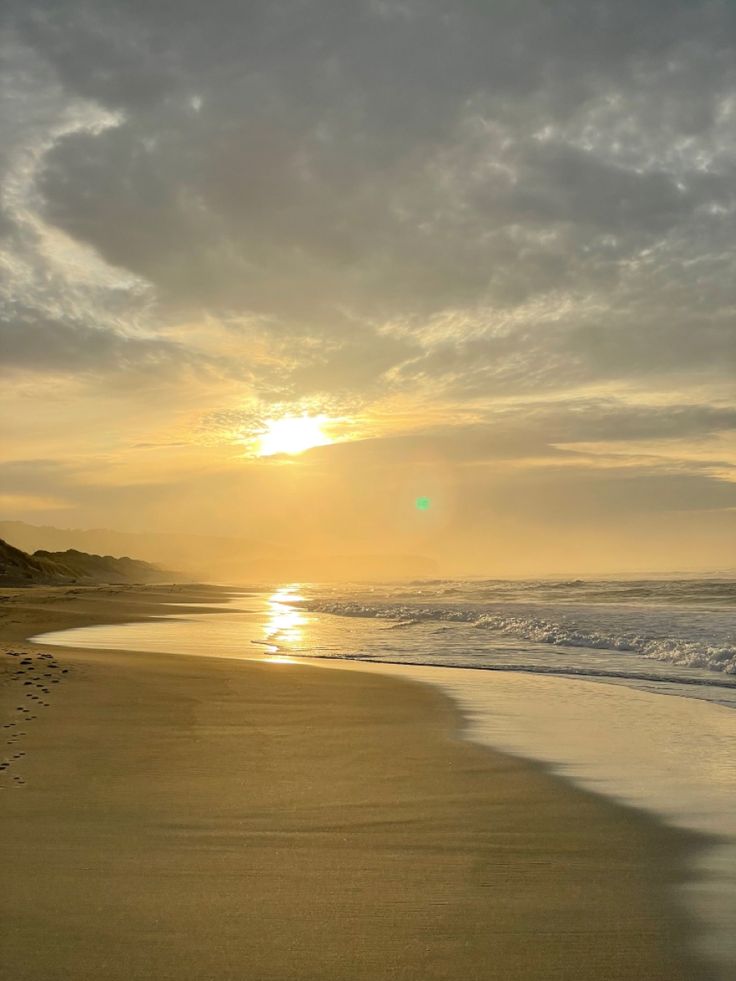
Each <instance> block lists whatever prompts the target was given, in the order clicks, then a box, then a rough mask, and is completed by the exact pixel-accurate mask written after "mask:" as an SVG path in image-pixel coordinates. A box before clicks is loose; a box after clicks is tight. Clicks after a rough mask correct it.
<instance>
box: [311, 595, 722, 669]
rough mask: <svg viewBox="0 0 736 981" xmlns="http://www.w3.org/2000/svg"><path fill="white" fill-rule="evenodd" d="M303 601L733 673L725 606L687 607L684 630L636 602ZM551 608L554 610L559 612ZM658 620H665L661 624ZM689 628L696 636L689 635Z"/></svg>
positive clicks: (406, 622)
mask: <svg viewBox="0 0 736 981" xmlns="http://www.w3.org/2000/svg"><path fill="white" fill-rule="evenodd" d="M306 606H307V608H308V609H310V610H312V611H314V612H319V613H330V614H333V615H337V616H347V617H365V618H368V619H382V620H390V621H395V623H394V629H395V628H397V627H409V626H413V625H416V624H421V623H427V622H441V623H454V624H468V625H469V626H472V627H474V628H476V629H479V630H488V631H490V632H493V633H495V634H497V635H501V636H507V637H513V638H517V639H520V640H527V641H531V642H533V643H534V644H546V645H550V646H553V647H557V648H585V649H588V650H600V651H612V652H615V651H619V652H625V653H629V654H636V655H639V656H641V657H645V658H649V659H651V660H654V661H661V662H665V663H667V664H673V665H678V666H681V667H689V668H701V669H705V670H708V671H716V672H722V673H724V674H727V675H736V630H735V629H734V617H733V614H731V613H730V611H727V612H725V613H724V612H723V611H717V612H715V613H713V614H712V615H710V616H708V615H704V614H703V613H701V614H700V615H699V616H697V617H695V620H693V611H688V612H687V614H686V619H687V623H686V628H687V629H686V630H683V629H681V626H682V625H681V624H680V623H679V622H678V621H679V620H681V619H682V618H683V616H682V614H681V613H680V614H679V616H678V615H677V614H676V613H675V612H674V611H673V610H671V609H668V610H667V611H666V612H665V613H664V614H663V612H662V610H661V608H656V609H655V610H651V611H646V610H643V609H642V608H641V607H637V608H635V609H618V610H617V611H616V612H615V613H614V612H612V609H611V606H605V607H602V608H601V607H596V606H594V605H593V604H590V605H589V606H588V607H587V608H584V609H583V608H579V607H576V608H575V609H574V610H573V612H572V613H569V614H567V615H566V616H564V618H563V617H560V616H559V615H558V616H557V617H553V616H540V615H539V614H538V613H537V612H532V611H528V610H525V611H524V612H516V611H513V610H507V611H504V612H498V611H493V612H491V611H487V610H484V609H483V607H480V606H478V605H477V604H476V605H473V606H460V605H458V606H435V605H431V606H428V605H420V604H417V603H401V604H391V603H386V604H378V605H377V604H370V603H365V602H361V601H356V600H350V599H348V600H332V599H330V600H314V601H310V602H308V603H307V604H306ZM568 609H569V608H568ZM557 612H558V614H559V612H560V611H557ZM563 612H565V613H566V612H567V611H563ZM663 620H664V621H669V623H666V622H665V623H664V624H663ZM596 621H602V622H603V623H602V626H600V627H596V625H595V624H596ZM632 621H636V622H637V626H638V627H639V629H634V630H632V629H627V627H628V628H630V625H631V622H632ZM668 628H669V631H670V632H669V633H668V632H667V630H668ZM729 628H730V629H729ZM694 633H695V634H697V636H692V635H693V634H694ZM688 634H689V635H690V636H688ZM732 636H733V638H734V639H733V642H731V637H732Z"/></svg>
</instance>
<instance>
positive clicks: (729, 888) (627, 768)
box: [34, 586, 736, 981]
mask: <svg viewBox="0 0 736 981" xmlns="http://www.w3.org/2000/svg"><path fill="white" fill-rule="evenodd" d="M416 588H418V587H409V590H407V591H410V590H411V589H416ZM320 590H321V593H320ZM719 590H720V591H719ZM435 591H436V588H435ZM706 591H707V592H710V595H708V596H706V597H705V598H703V596H700V597H698V598H693V591H692V590H691V591H690V602H691V604H692V605H693V607H694V609H693V610H692V611H691V612H690V613H689V615H688V614H687V611H683V610H682V604H681V603H673V601H672V599H671V598H668V599H665V600H662V598H661V597H660V598H659V600H658V602H657V603H656V604H655V605H654V606H652V604H651V599H648V600H647V604H644V605H642V607H639V608H637V610H638V613H639V622H638V628H639V633H638V636H644V630H643V626H644V621H646V627H647V629H648V630H649V632H650V633H652V632H653V631H654V628H653V627H652V624H653V623H654V622H655V621H658V622H659V623H660V627H659V630H660V633H662V634H663V633H664V627H665V625H666V624H667V625H668V626H667V629H668V630H669V632H670V635H669V637H668V640H669V641H672V636H671V635H672V634H674V633H676V632H677V631H679V632H680V634H682V635H684V634H685V629H686V628H685V624H686V622H687V623H688V624H689V627H688V630H689V633H688V634H687V636H686V637H685V636H681V637H680V640H679V642H680V643H694V642H696V641H697V636H696V635H697V629H698V628H697V625H698V623H700V624H701V625H702V623H704V622H705V621H707V620H708V618H709V617H710V618H712V617H715V624H716V627H715V630H716V633H717V632H718V631H720V632H721V633H720V634H719V636H718V640H719V642H720V644H721V649H725V648H726V646H727V642H728V636H729V634H728V631H729V629H730V627H729V619H730V621H731V623H732V620H733V607H730V608H729V606H730V603H731V592H730V587H728V588H723V587H722V586H719V587H718V589H715V588H711V589H709V590H708V589H706ZM325 592H326V590H325V589H324V587H319V588H318V587H311V588H308V589H304V588H301V589H297V588H296V587H288V588H281V589H278V590H274V591H269V592H266V591H260V590H259V591H251V592H247V593H246V592H243V593H242V594H241V595H239V596H237V597H235V598H232V599H231V600H229V601H228V602H227V603H224V604H222V605H217V604H208V605H207V606H206V607H204V606H203V607H202V608H201V611H202V612H194V611H193V608H191V607H190V608H189V609H186V610H178V609H177V606H176V605H174V604H172V613H171V616H170V617H165V618H161V619H156V620H152V621H148V622H145V623H134V624H122V625H111V626H97V627H88V628H81V629H76V630H69V631H61V632H58V633H55V634H46V635H43V636H41V637H38V638H34V640H36V641H37V642H41V643H45V644H64V645H69V646H76V647H90V648H111V649H128V650H140V651H152V652H171V653H182V654H190V655H202V654H206V655H211V656H218V657H227V658H236V659H253V658H256V659H259V660H262V661H268V662H270V663H273V664H274V667H275V668H277V667H278V665H279V664H283V663H285V662H286V663H300V662H301V659H302V658H305V657H310V658H314V657H318V658H319V659H320V660H319V662H318V663H320V664H321V665H323V666H329V667H335V668H337V667H341V668H346V667H350V668H351V669H353V670H368V671H371V670H380V671H382V672H384V673H388V674H391V675H394V676H399V677H404V678H406V679H407V680H412V681H416V682H421V683H430V684H435V685H439V686H440V687H441V688H442V689H443V690H444V691H445V692H446V693H447V694H448V695H449V696H450V697H451V698H452V699H453V700H454V701H455V702H456V703H457V704H458V705H459V707H460V708H461V710H462V712H463V714H464V716H465V718H466V726H467V727H466V735H467V737H468V738H471V739H473V740H475V741H478V742H481V743H485V744H487V745H489V746H492V747H494V748H496V749H499V750H502V751H506V752H511V753H514V754H517V755H519V756H523V757H527V758H530V759H534V760H538V761H541V762H543V763H544V764H545V765H547V766H549V767H550V768H551V769H552V770H553V771H554V772H556V773H558V774H559V775H561V776H563V777H565V778H567V779H570V780H572V781H574V782H575V783H577V784H579V785H580V786H583V787H585V788H586V789H588V790H592V791H594V792H596V793H599V794H602V795H604V796H608V797H610V798H613V799H615V800H617V801H619V802H622V803H625V804H627V805H630V806H634V807H637V808H640V809H642V810H645V811H648V812H649V813H652V814H654V815H656V816H657V817H659V818H660V819H662V820H664V821H665V822H667V823H669V824H671V825H674V826H677V827H680V828H686V829H690V830H692V831H696V832H701V833H703V834H704V835H709V836H716V837H717V839H718V840H715V838H714V840H713V841H712V843H711V844H709V845H705V844H704V846H703V847H702V848H701V849H700V850H699V851H698V852H697V854H696V855H695V858H694V862H695V866H694V868H693V876H692V879H691V881H690V882H689V883H688V884H687V885H686V887H684V893H685V899H686V902H687V904H688V905H689V907H690V908H691V910H692V911H693V912H694V913H695V915H696V917H697V919H698V921H699V922H700V924H701V930H700V936H701V940H702V945H703V947H704V949H705V952H706V953H707V954H708V955H709V956H710V957H711V958H712V959H713V960H715V961H716V963H717V964H718V965H719V968H720V970H721V972H722V975H721V976H722V977H723V978H724V981H725V979H730V978H732V977H734V976H736V941H735V939H734V932H733V928H732V927H733V923H734V922H736V807H735V806H734V803H735V802H736V754H735V753H734V751H733V747H734V746H736V711H734V710H733V707H734V706H736V697H735V696H736V685H735V684H734V682H736V677H734V676H733V675H731V674H730V673H729V672H726V671H719V670H713V669H710V668H707V667H694V666H693V665H692V664H677V663H672V662H667V661H660V660H659V659H657V658H647V657H646V655H642V653H640V652H638V651H631V650H629V651H621V650H618V651H616V650H609V649H607V648H604V647H602V648H592V647H591V648H586V647H574V646H573V645H570V646H569V648H564V647H563V646H560V647H559V649H553V648H556V645H555V644H550V643H549V642H545V641H540V640H537V641H530V640H524V639H523V638H522V637H517V636H511V635H509V634H501V635H499V636H495V637H494V638H493V643H492V644H491V645H490V646H489V645H488V643H487V639H488V635H489V634H490V633H493V631H492V630H488V629H487V628H481V638H482V643H481V642H478V645H479V646H478V648H476V649H474V650H472V651H469V650H468V648H467V641H465V640H464V638H465V636H466V635H467V633H468V632H471V637H472V636H473V634H472V632H475V635H478V632H479V631H478V628H477V627H476V626H475V625H474V624H475V622H476V621H475V620H473V619H469V618H468V617H469V610H470V608H471V603H470V602H469V600H468V598H467V596H464V597H462V598H461V599H462V602H461V604H460V607H459V609H460V610H461V611H462V616H463V617H464V619H460V620H456V621H452V620H450V619H448V616H447V615H446V614H443V615H442V616H438V615H437V613H436V608H433V607H432V605H431V604H430V605H428V604H427V601H426V589H425V592H424V593H423V595H422V598H421V606H420V604H419V602H417V600H416V599H415V600H414V601H412V602H413V605H414V612H415V614H416V612H417V610H418V609H421V610H427V609H430V610H431V609H434V610H435V612H433V613H432V615H429V616H425V617H424V618H422V615H421V614H420V615H415V616H414V617H412V618H408V617H407V616H406V607H407V605H408V604H407V597H402V608H403V610H404V612H403V619H401V618H399V619H397V618H395V612H396V603H395V599H396V597H395V596H394V599H393V605H391V607H390V612H391V615H388V614H384V612H383V611H384V610H385V609H386V605H383V606H382V605H381V601H380V600H377V599H376V597H375V594H374V596H373V602H372V606H371V607H370V608H369V609H368V611H367V612H365V613H364V615H359V614H357V613H356V612H355V610H352V611H350V612H347V613H346V607H347V605H348V604H353V605H355V604H356V603H360V604H363V605H365V604H364V601H363V599H358V598H357V597H356V595H355V594H353V595H350V596H345V595H343V596H342V597H341V598H340V599H339V600H338V599H336V598H335V596H334V595H332V596H326V595H325ZM394 592H395V587H394ZM569 592H571V590H568V591H567V593H564V594H563V595H564V598H563V600H562V602H561V603H559V604H557V605H556V608H555V609H554V610H552V609H551V607H550V602H549V600H548V599H544V600H543V599H542V597H540V596H539V595H536V596H535V597H534V603H535V605H536V606H537V607H539V606H541V605H543V604H546V606H545V612H546V615H547V617H548V619H551V617H552V615H554V617H555V618H556V621H557V622H558V623H559V622H563V621H564V620H565V617H566V616H570V615H572V616H574V617H575V618H576V625H577V628H579V625H580V622H581V606H586V610H585V612H586V614H587V616H588V620H589V621H590V622H592V619H593V617H594V616H596V615H598V614H597V611H596V610H595V609H593V610H592V612H591V609H590V608H591V607H595V606H596V605H597V604H596V601H595V600H593V601H592V602H589V603H587V604H580V602H579V600H577V599H576V600H575V601H574V602H573V600H571V599H568V598H567V597H568V594H569ZM714 594H717V595H716V598H715V599H714ZM606 595H607V596H608V595H609V594H608V593H607V594H606ZM671 595H672V591H670V594H669V596H670V597H671ZM627 600H628V602H627V604H626V609H624V608H623V606H622V604H619V603H615V604H614V603H612V602H611V601H610V600H607V602H606V606H605V609H604V610H603V611H602V615H601V616H598V623H599V624H600V623H601V620H602V619H605V617H606V616H608V625H609V626H613V625H614V621H615V626H616V627H617V628H619V629H620V628H621V627H623V626H624V622H625V620H626V617H627V616H628V615H629V609H630V602H631V598H630V596H629V597H627ZM495 601H496V602H497V601H498V598H497V597H496V598H495ZM505 602H506V604H507V606H508V605H510V604H509V602H508V600H506V601H505ZM335 603H340V604H342V609H341V610H340V614H342V615H340V614H337V613H335V612H326V607H327V605H328V604H329V605H332V606H333V607H334V604H335ZM516 603H517V606H519V605H520V606H523V607H524V610H523V611H518V610H517V611H516V612H517V613H518V614H519V615H520V616H523V617H527V620H525V623H527V622H528V616H529V615H528V613H527V610H526V607H528V606H529V603H528V596H527V597H525V598H524V602H523V603H519V601H518V600H517V601H516ZM601 605H602V604H601ZM673 606H674V607H675V608H674V609H672V608H671V607H673ZM612 608H613V609H612ZM376 609H380V610H381V611H382V612H381V613H380V615H377V614H376V613H375V612H374V611H375V610H376ZM443 609H445V607H443ZM215 611H219V612H215ZM486 613H487V611H486ZM476 614H477V615H483V614H482V613H478V612H477V611H476ZM672 614H675V616H674V617H673V616H672ZM680 615H682V616H680ZM678 616H680V620H681V623H678ZM409 619H410V622H407V620H409ZM568 622H569V621H568ZM693 625H694V626H693ZM438 627H439V629H440V630H441V631H442V632H440V633H437V629H438ZM690 627H692V629H690ZM455 628H457V629H456V630H455ZM629 629H631V628H629ZM453 631H454V632H453ZM586 636H588V635H586ZM558 639H559V638H558ZM713 640H714V638H713V637H710V638H709V641H710V642H711V643H710V644H709V645H704V646H710V647H713V648H715V644H714V643H712V641H713ZM701 641H702V636H701ZM423 644H424V645H425V646H424V649H422V645H423ZM464 644H465V646H463V645H464ZM494 644H495V646H494ZM479 651H480V653H479ZM346 658H347V660H345V659H346ZM420 661H421V662H422V663H418V662H420ZM312 663H314V662H312ZM650 663H651V665H652V667H653V670H652V668H650ZM612 664H615V666H616V667H615V671H614V668H613V667H611V665H612ZM642 664H644V665H645V667H644V668H642ZM470 665H472V668H471V667H470ZM478 668H481V669H485V670H478ZM551 672H554V673H551ZM673 696H675V697H673ZM693 696H695V697H693ZM718 703H720V704H718Z"/></svg>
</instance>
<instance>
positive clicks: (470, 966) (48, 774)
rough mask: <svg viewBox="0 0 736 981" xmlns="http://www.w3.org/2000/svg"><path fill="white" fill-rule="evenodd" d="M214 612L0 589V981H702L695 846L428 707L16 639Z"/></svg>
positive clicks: (373, 689) (335, 684) (348, 683)
mask: <svg viewBox="0 0 736 981" xmlns="http://www.w3.org/2000/svg"><path fill="white" fill-rule="evenodd" d="M214 595H215V596H216V595H220V594H219V593H216V592H214ZM212 599H213V590H212V589H207V588H195V587H173V588H172V589H171V590H168V591H167V590H165V589H162V588H154V587H147V588H143V587H141V588H137V587H136V588H118V587H109V588H101V587H100V588H81V587H80V588H57V589H51V588H36V589H27V590H5V591H4V592H3V599H2V602H1V603H0V617H1V618H2V619H1V620H0V631H1V633H0V642H1V643H2V647H0V651H1V652H2V654H1V656H0V672H1V673H0V722H1V723H2V725H3V726H5V728H3V729H2V730H0V731H1V732H2V734H3V741H4V743H5V745H4V747H3V753H2V757H1V758H2V760H4V761H7V762H8V764H9V765H8V766H7V768H6V769H4V770H3V771H2V773H0V784H2V790H1V791H0V808H1V809H2V828H3V835H2V845H1V846H0V847H1V848H2V859H1V865H2V870H3V872H2V890H1V891H0V894H1V897H2V898H1V899H0V903H1V904H2V905H1V923H2V927H1V928H0V930H1V932H2V937H1V943H0V947H1V948H2V964H1V967H0V970H1V971H2V977H3V978H7V979H8V981H10V979H11V978H12V979H14V981H57V979H58V981H61V979H64V981H67V979H74V981H87V979H89V981H92V979H95V981H98V979H110V981H118V979H119V981H123V979H125V981H138V979H141V981H142V979H172V981H173V979H177V981H205V979H213V981H214V979H217V981H220V979H223V981H224V979H228V981H229V979H233V981H235V979H238V981H244V979H252V981H291V979H294V981H297V979H299V981H317V979H328V981H330V979H334V981H347V979H354V978H358V979H366V981H368V979H371V981H379V979H380V981H383V979H386V981H387V979H397V981H409V979H422V981H424V979H443V981H449V979H458V981H460V979H466V981H467V979H470V981H475V979H477V981H481V979H483V981H494V979H498V981H501V979H504V981H526V979H536V981H547V979H565V981H572V979H580V981H596V979H601V981H629V979H632V981H633V979H642V981H643V979H648V981H651V979H654V981H658V979H661V981H706V979H707V978H708V977H709V975H708V972H707V968H706V967H705V966H704V965H702V964H700V963H696V962H694V961H693V960H692V959H691V957H690V955H689V954H688V949H689V946H688V943H689V938H690V925H689V924H688V923H687V922H686V921H685V920H684V919H683V917H682V913H681V912H680V911H679V910H678V908H677V906H676V904H675V903H674V902H673V900H672V892H673V890H674V888H675V886H676V884H677V882H678V881H680V879H681V877H682V876H683V875H684V871H683V870H684V867H685V858H686V856H687V854H688V850H689V849H691V848H693V847H695V842H694V841H693V839H692V838H691V837H690V836H688V835H686V834H684V833H679V832H675V831H672V830H670V829H668V828H665V827H664V826H661V825H659V824H658V823H657V822H655V821H654V820H650V819H648V818H647V817H645V816H643V815H641V814H639V813H638V812H635V811H633V810H630V809H627V808H624V807H619V806H616V805H614V804H609V803H607V802H606V801H604V800H603V799H601V798H599V797H597V796H594V795H592V794H587V793H585V792H583V791H580V790H577V789H575V788H573V787H571V786H569V785H568V784H567V783H565V782H564V781H562V780H560V779H558V778H556V777H553V776H551V775H549V774H547V773H546V772H544V771H543V770H542V769H541V768H540V767H538V766H535V765H533V764H527V763H525V762H524V761H522V760H519V759H515V758H512V757H508V756H504V755H502V754H497V753H493V752H491V751H489V750H487V749H485V748H482V747H479V746H476V745H473V744H470V743H468V742H465V741H462V740H461V739H460V738H459V736H458V732H459V721H460V720H459V718H458V716H457V714H456V711H455V710H454V709H453V708H452V706H451V704H450V702H449V700H447V699H446V698H445V697H444V696H442V695H441V694H440V693H438V692H436V691H433V690H431V689H429V688H426V687H422V686H418V685H413V684H408V683H402V682H398V681H396V680H394V679H391V678H386V677H384V676H380V675H377V674H376V675H372V674H370V673H367V672H360V673H359V672H353V671H337V670H323V669H321V668H320V667H317V666H315V667H311V666H303V665H288V664H260V663H254V662H247V663H246V662H244V663H237V662H233V661H227V660H218V659H214V658H207V657H202V658H192V657H188V658H184V657H177V656H175V655H158V654H156V655H152V654H145V655H144V654H137V653H135V652H121V653H118V652H110V651H90V650H66V649H65V650H59V649H56V648H45V647H37V646H35V645H33V644H30V643H28V642H27V641H26V640H25V638H27V637H29V636H33V635H35V634H38V633H40V632H44V631H49V630H60V629H64V628H65V627H75V626H83V625H91V624H94V623H101V622H108V623H110V622H125V621H129V620H132V619H145V618H146V617H149V616H155V615H156V614H157V613H158V614H160V613H161V612H162V609H161V603H163V602H172V601H176V602H180V603H191V604H192V605H193V606H194V605H196V604H197V603H201V602H208V601H209V602H211V601H212ZM185 609H186V607H183V608H182V610H183V611H184V610H185ZM212 615H213V616H216V615H217V614H216V613H213V614H212ZM203 653H206V652H203ZM46 654H50V655H51V656H50V657H45V656H44V657H42V656H41V655H46ZM24 655H25V656H26V657H25V658H24ZM28 659H30V663H26V664H23V661H24V660H26V661H28ZM29 682H30V683H29ZM18 754H23V755H18Z"/></svg>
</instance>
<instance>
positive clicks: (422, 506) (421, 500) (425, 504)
mask: <svg viewBox="0 0 736 981" xmlns="http://www.w3.org/2000/svg"><path fill="white" fill-rule="evenodd" d="M415 504H416V508H417V511H429V505H430V500H429V498H428V497H418V498H417V499H416V501H415Z"/></svg>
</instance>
